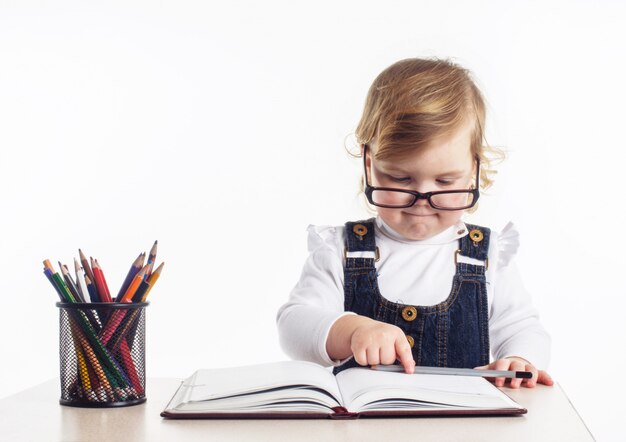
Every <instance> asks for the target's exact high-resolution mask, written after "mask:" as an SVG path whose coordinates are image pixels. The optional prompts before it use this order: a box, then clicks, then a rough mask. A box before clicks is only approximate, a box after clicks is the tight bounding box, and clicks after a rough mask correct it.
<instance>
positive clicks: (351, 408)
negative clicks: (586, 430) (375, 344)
mask: <svg viewBox="0 0 626 442" xmlns="http://www.w3.org/2000/svg"><path fill="white" fill-rule="evenodd" d="M523 413H526V409H525V408H523V407H521V406H520V405H519V404H517V403H516V402H514V401H513V400H512V399H510V398H509V397H508V396H507V395H505V394H504V393H503V392H501V391H500V390H498V388H496V387H495V386H494V385H493V384H491V383H489V381H487V380H486V379H484V378H482V377H476V376H445V375H426V374H411V375H407V374H404V373H391V372H383V371H375V370H371V369H369V368H350V369H347V370H344V371H342V372H341V373H339V374H338V375H337V376H334V375H333V374H332V373H331V372H330V371H329V370H328V369H326V368H324V367H322V366H320V365H317V364H314V363H311V362H304V361H286V362H274V363H269V364H261V365H249V366H245V367H235V368H220V369H210V370H198V371H196V372H195V373H194V374H193V375H191V376H190V377H189V378H187V379H186V380H185V381H183V382H182V384H181V386H180V387H179V388H178V390H177V391H176V393H174V396H173V397H172V399H171V400H170V402H169V404H168V405H167V407H166V408H165V410H164V411H163V412H162V413H161V416H163V417H167V418H231V417H237V418H289V417H292V418H317V417H330V418H335V419H346V418H356V417H358V416H403V415H457V414H460V415H473V414H480V415H496V414H523Z"/></svg>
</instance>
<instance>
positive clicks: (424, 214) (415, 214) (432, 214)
mask: <svg viewBox="0 0 626 442" xmlns="http://www.w3.org/2000/svg"><path fill="white" fill-rule="evenodd" d="M404 213H406V214H407V215H411V216H435V214H434V213H409V212H404Z"/></svg>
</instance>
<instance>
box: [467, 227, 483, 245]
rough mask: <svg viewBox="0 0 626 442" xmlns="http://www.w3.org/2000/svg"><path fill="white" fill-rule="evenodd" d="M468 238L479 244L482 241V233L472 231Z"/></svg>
mask: <svg viewBox="0 0 626 442" xmlns="http://www.w3.org/2000/svg"><path fill="white" fill-rule="evenodd" d="M469 236H470V238H471V240H472V241H474V242H481V241H482V240H483V232H481V231H480V230H478V229H472V230H471V231H470V233H469Z"/></svg>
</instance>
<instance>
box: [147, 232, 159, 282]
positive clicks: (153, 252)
mask: <svg viewBox="0 0 626 442" xmlns="http://www.w3.org/2000/svg"><path fill="white" fill-rule="evenodd" d="M157 244H158V241H155V242H154V244H153V245H152V248H151V249H150V254H149V255H148V264H152V265H154V261H155V260H156V254H157ZM151 271H152V267H150V270H149V271H148V273H147V274H146V276H145V278H147V277H148V276H150V272H151ZM145 278H144V279H145Z"/></svg>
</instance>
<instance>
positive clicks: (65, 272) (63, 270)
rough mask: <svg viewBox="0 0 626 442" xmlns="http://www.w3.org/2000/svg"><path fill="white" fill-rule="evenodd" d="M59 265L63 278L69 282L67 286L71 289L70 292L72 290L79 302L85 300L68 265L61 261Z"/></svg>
mask: <svg viewBox="0 0 626 442" xmlns="http://www.w3.org/2000/svg"><path fill="white" fill-rule="evenodd" d="M59 267H60V268H61V273H62V274H63V280H64V281H65V283H66V284H67V287H68V288H69V289H70V292H72V295H73V296H74V299H76V300H77V301H78V302H85V300H84V299H83V296H82V294H80V292H79V291H78V287H77V286H76V283H74V280H73V279H72V275H70V271H69V269H68V268H67V266H66V265H63V264H61V262H60V261H59Z"/></svg>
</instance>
